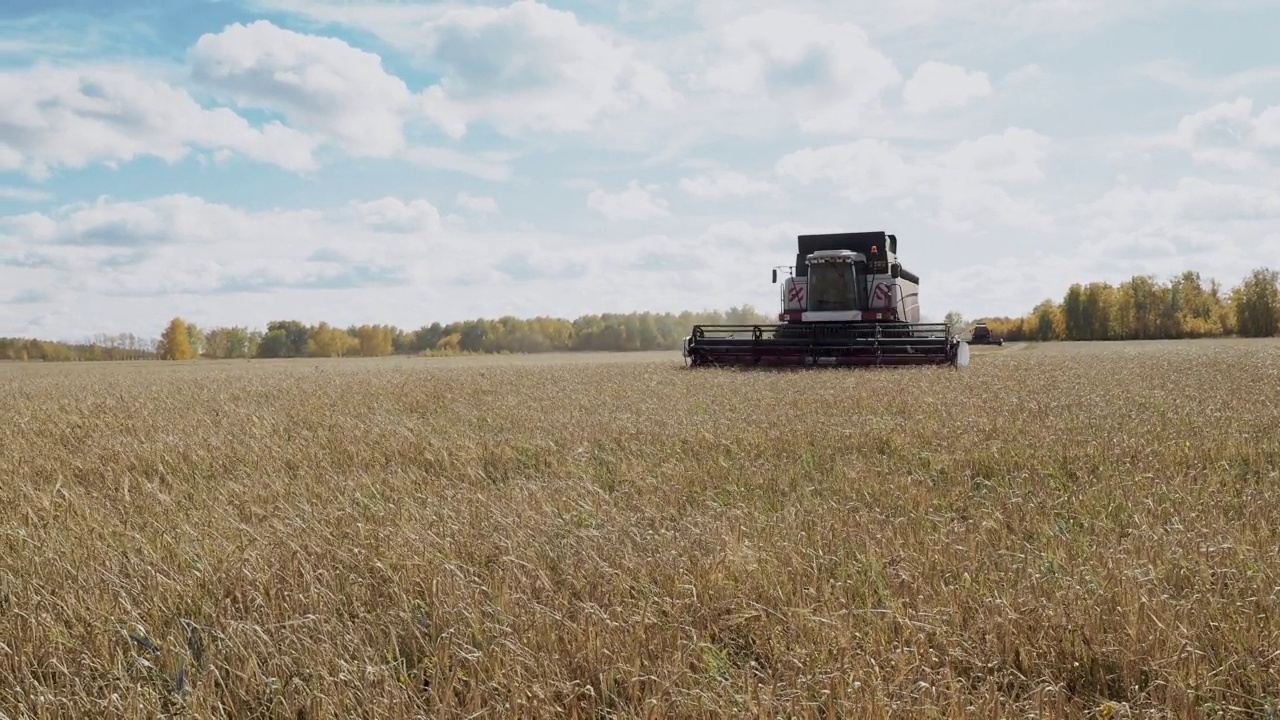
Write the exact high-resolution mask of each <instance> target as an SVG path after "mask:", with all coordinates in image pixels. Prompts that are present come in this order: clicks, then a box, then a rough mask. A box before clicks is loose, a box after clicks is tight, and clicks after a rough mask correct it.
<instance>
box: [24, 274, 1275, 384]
mask: <svg viewBox="0 0 1280 720" xmlns="http://www.w3.org/2000/svg"><path fill="white" fill-rule="evenodd" d="M948 319H949V321H951V322H954V323H955V325H956V329H957V330H958V331H960V330H963V329H964V327H965V326H966V325H967V324H968V323H966V322H964V321H963V320H962V319H961V317H960V314H959V313H957V312H954V311H953V312H951V313H948ZM974 321H975V322H976V321H983V322H986V323H987V325H988V326H989V327H990V328H991V331H992V332H993V333H994V334H996V335H1000V336H1002V337H1004V338H1005V339H1006V340H1011V341H1025V340H1030V341H1053V340H1071V341H1079V340H1157V339H1178V338H1203V337H1224V336H1242V337H1271V336H1276V335H1280V272H1277V271H1274V270H1270V269H1266V268H1262V269H1258V270H1255V271H1253V272H1252V273H1251V274H1250V275H1249V276H1248V277H1247V278H1245V279H1244V280H1243V281H1242V282H1241V283H1240V284H1239V285H1238V286H1236V287H1234V288H1231V289H1230V290H1225V289H1223V288H1222V286H1221V285H1219V284H1218V282H1217V281H1215V280H1205V279H1203V278H1201V276H1200V274H1199V273H1196V272H1185V273H1183V274H1181V275H1179V276H1177V277H1175V278H1173V279H1172V280H1170V281H1168V282H1161V281H1160V280H1158V279H1157V278H1156V277H1155V276H1152V275H1138V276H1134V277H1133V278H1131V279H1129V280H1127V281H1125V282H1122V283H1120V284H1118V285H1111V284H1109V283H1105V282H1093V283H1089V284H1087V285H1082V284H1079V283H1077V284H1074V285H1072V286H1071V287H1070V288H1069V289H1068V290H1067V293H1066V295H1065V296H1064V297H1063V298H1062V300H1061V301H1054V300H1052V299H1048V300H1045V301H1043V302H1041V303H1040V304H1038V305H1037V306H1036V307H1035V308H1033V309H1032V310H1031V312H1030V313H1028V314H1027V315H1025V316H1023V317H1018V318H1008V317H997V318H975V319H974ZM774 322H777V320H776V316H774V315H772V314H764V313H760V312H758V311H757V310H756V309H755V308H753V307H751V306H743V307H736V308H730V309H729V310H728V311H726V312H701V313H695V312H683V313H662V314H658V313H627V314H604V315H583V316H581V317H579V318H577V319H575V320H568V319H564V318H554V317H535V318H528V319H521V318H516V317H502V318H498V319H495V320H487V319H476V320H466V321H461V322H452V323H449V324H445V325H442V324H440V323H438V322H437V323H432V324H431V325H424V326H422V327H420V328H418V329H416V330H404V329H401V328H398V327H395V326H392V325H359V326H352V327H346V328H339V327H333V326H330V325H329V324H327V323H323V322H322V323H319V324H317V325H308V324H305V323H302V322H300V321H297V320H277V321H274V322H271V323H268V324H267V327H266V329H265V330H256V329H250V328H247V327H215V328H208V329H205V328H201V327H198V326H197V325H195V324H194V323H190V322H186V321H185V320H183V319H182V318H174V319H173V320H171V321H170V322H169V324H168V325H167V326H166V327H165V328H164V329H163V332H162V333H161V335H160V337H158V338H154V339H149V338H140V337H137V336H135V335H128V334H126V335H116V336H107V335H99V336H96V337H93V338H91V339H88V340H86V341H85V342H83V343H74V344H73V343H61V342H51V341H47V340H38V339H30V338H0V360H45V361H82V360H150V359H166V360H184V359H193V358H199V357H206V358H215V359H230V358H289V357H378V356H384V355H460V354H491V353H538V352H572V351H606V352H627V351H639V350H677V349H679V348H680V341H681V340H682V339H683V338H684V337H685V336H686V335H688V333H689V330H690V328H691V327H692V326H693V325H695V324H700V323H729V324H763V323H774Z"/></svg>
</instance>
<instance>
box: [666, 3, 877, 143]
mask: <svg viewBox="0 0 1280 720" xmlns="http://www.w3.org/2000/svg"><path fill="white" fill-rule="evenodd" d="M691 74H692V76H693V78H692V82H693V85H694V87H697V88H700V89H706V90H712V91H719V92H723V93H729V94H734V95H744V96H751V97H759V98H766V99H768V100H769V101H770V102H772V103H775V104H776V105H779V106H784V107H788V108H795V110H794V112H793V113H791V114H793V115H794V116H795V118H796V121H797V122H798V123H799V125H800V127H801V128H802V129H805V130H809V131H814V132H849V131H853V130H856V129H857V128H858V127H859V121H860V119H861V118H862V116H863V114H864V113H865V112H866V111H867V110H868V109H869V108H872V109H874V108H875V107H876V106H877V105H878V103H879V102H880V100H881V97H882V95H883V94H884V93H885V91H887V90H888V89H889V88H891V87H893V86H894V85H896V84H897V83H898V82H900V80H901V79H902V78H901V74H900V73H899V71H898V69H897V67H896V65H895V64H894V62H893V61H892V60H891V59H890V58H889V57H888V56H886V55H885V54H884V53H883V52H881V51H880V50H878V49H876V47H874V45H873V44H872V42H871V40H870V38H869V36H868V35H867V33H866V31H865V30H863V29H862V28H861V27H859V26H857V25H855V24H853V23H848V22H831V21H829V20H827V19H824V18H823V17H822V16H821V15H818V14H815V13H808V12H804V11H802V10H790V9H784V8H782V7H776V8H772V9H767V10H763V11H760V12H755V13H751V14H747V15H744V16H742V17H739V18H737V19H734V20H731V21H729V22H728V23H726V24H725V25H724V26H723V27H721V28H720V29H719V30H718V32H717V33H716V41H715V44H714V50H713V55H712V59H711V61H710V62H709V63H708V65H707V66H706V67H705V68H704V69H702V70H700V71H695V72H692V73H691Z"/></svg>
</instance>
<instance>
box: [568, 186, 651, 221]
mask: <svg viewBox="0 0 1280 720" xmlns="http://www.w3.org/2000/svg"><path fill="white" fill-rule="evenodd" d="M654 190H657V186H654V185H650V186H648V187H641V186H640V183H639V182H637V181H635V180H632V181H631V182H630V183H628V184H627V189H625V190H621V191H618V192H616V193H608V192H605V191H604V190H600V189H596V190H592V191H591V192H590V193H589V194H588V195H587V207H589V208H591V209H592V210H595V211H596V212H598V213H600V214H601V215H603V216H605V217H606V218H607V219H609V220H613V221H615V222H616V221H620V220H652V219H654V218H660V217H667V216H668V215H670V214H671V213H670V212H668V211H667V202H666V201H665V200H663V199H662V198H660V197H656V196H655V195H653V191H654Z"/></svg>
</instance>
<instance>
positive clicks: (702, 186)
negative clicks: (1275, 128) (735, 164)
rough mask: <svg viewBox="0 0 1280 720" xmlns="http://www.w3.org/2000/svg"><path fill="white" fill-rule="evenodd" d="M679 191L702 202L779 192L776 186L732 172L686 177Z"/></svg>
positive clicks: (723, 171)
mask: <svg viewBox="0 0 1280 720" xmlns="http://www.w3.org/2000/svg"><path fill="white" fill-rule="evenodd" d="M680 189H681V190H683V191H685V193H686V194H688V195H691V196H693V197H696V198H699V199H702V200H721V199H723V198H728V197H754V196H759V195H772V194H775V193H778V192H779V188H778V186H777V185H774V184H773V183H771V182H767V181H764V180H754V179H752V178H750V177H748V176H747V175H744V174H743V173H740V172H735V171H733V170H719V171H716V172H712V173H707V174H705V175H698V176H695V177H687V178H684V179H682V180H681V181H680Z"/></svg>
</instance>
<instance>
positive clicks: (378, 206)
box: [353, 197, 441, 235]
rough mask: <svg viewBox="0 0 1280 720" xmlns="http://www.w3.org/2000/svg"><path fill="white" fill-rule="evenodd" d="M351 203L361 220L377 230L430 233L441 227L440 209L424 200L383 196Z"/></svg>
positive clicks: (437, 230) (436, 231)
mask: <svg viewBox="0 0 1280 720" xmlns="http://www.w3.org/2000/svg"><path fill="white" fill-rule="evenodd" d="M353 205H354V207H355V210H356V212H357V213H358V214H359V216H360V219H361V221H362V222H363V223H364V224H365V225H367V226H368V227H371V228H375V229H378V230H386V231H389V232H399V233H424V234H427V235H432V234H435V233H438V232H439V231H440V228H441V222H440V211H439V210H437V209H436V207H435V206H434V205H432V204H431V203H429V202H427V201H426V200H412V201H410V202H405V201H404V200H401V199H400V198H395V197H384V198H380V199H378V200H371V201H369V202H357V203H353Z"/></svg>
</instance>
